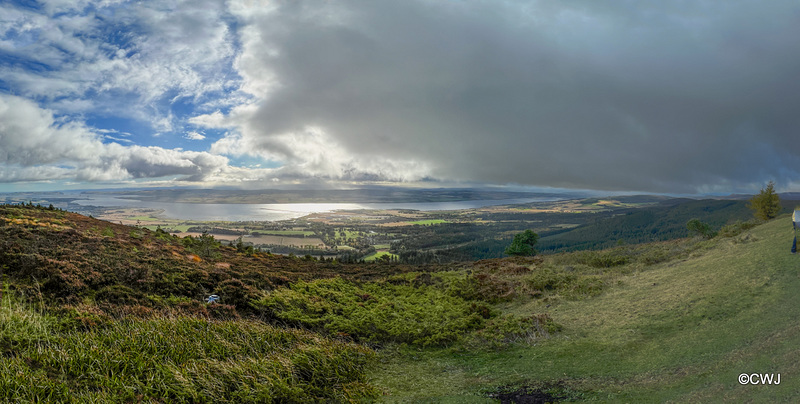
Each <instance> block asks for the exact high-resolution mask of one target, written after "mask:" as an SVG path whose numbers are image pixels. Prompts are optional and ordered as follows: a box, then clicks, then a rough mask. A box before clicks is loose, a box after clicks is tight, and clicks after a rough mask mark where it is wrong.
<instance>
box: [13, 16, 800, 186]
mask: <svg viewBox="0 0 800 404" xmlns="http://www.w3.org/2000/svg"><path fill="white" fill-rule="evenodd" d="M31 4H33V3H31ZM798 16H800V6H798V5H796V3H795V2H790V1H784V0H778V1H772V2H769V4H764V3H763V2H762V3H757V2H752V1H745V0H730V1H726V2H725V3H724V4H721V3H719V2H713V1H708V0H700V1H695V2H691V3H689V4H684V3H681V4H678V3H671V2H659V1H643V2H636V3H632V4H631V3H614V2H597V1H593V0H576V1H570V2H542V1H534V2H517V1H511V0H508V1H506V0H502V1H489V0H467V1H458V2H453V1H450V2H444V1H430V0H407V1H399V2H376V1H368V0H340V1H336V2H320V1H311V0H295V1H286V2H272V1H260V0H230V1H225V2H221V1H216V0H201V1H199V2H197V1H191V2H190V1H188V0H170V1H165V2H156V1H140V2H125V1H121V0H120V1H117V0H103V1H99V0H98V1H91V0H80V1H77V2H72V1H66V0H48V1H42V2H39V3H36V5H33V6H31V7H23V6H20V5H18V4H17V3H13V4H12V3H2V4H0V91H1V92H2V93H0V94H4V95H1V96H0V108H4V109H2V110H0V115H1V116H2V117H3V120H2V121H0V128H2V131H0V136H2V137H0V164H2V166H0V167H2V170H3V171H2V172H0V181H23V180H26V179H31V178H39V179H46V180H52V179H59V178H71V179H81V180H87V181H111V180H120V179H127V180H132V179H146V178H157V177H159V176H160V177H168V176H175V177H177V178H180V179H182V180H191V181H213V182H225V181H228V182H234V183H235V182H258V181H272V180H273V179H275V180H287V181H309V182H313V181H325V180H345V181H417V180H430V179H439V180H442V181H456V182H458V181H464V182H471V183H475V182H479V183H489V184H509V183H513V184H525V185H539V186H551V187H561V188H590V189H603V190H634V191H656V192H729V191H734V190H740V189H758V188H760V186H761V185H763V183H765V182H766V181H767V180H776V181H777V182H778V185H779V186H781V185H782V184H789V185H786V186H788V187H792V186H795V185H794V184H796V182H792V181H794V179H795V178H797V177H798V174H800V170H798V168H797V167H800V143H798V142H796V141H795V138H796V133H795V131H796V128H798V127H800V115H798V114H797V113H796V111H797V110H798V107H800V105H798V102H797V100H798V97H797V94H800V82H798V81H797V80H796V77H795V76H796V72H797V71H798V67H800V51H798V50H797V47H796V46H795V44H794V38H797V37H798V36H800V24H798ZM9 94H15V95H9ZM119 118H124V119H125V120H127V121H126V122H128V121H135V122H134V124H130V125H127V124H126V126H124V127H118V128H117V131H125V132H129V133H131V136H123V134H122V133H118V132H104V131H102V130H100V129H95V128H91V127H90V126H91V125H92V124H93V123H94V122H103V125H99V124H98V125H97V126H103V127H107V128H113V127H114V125H113V124H114V123H115V122H119V121H118V119H119ZM115 120H117V121H115ZM139 123H144V124H145V125H144V126H146V129H141V127H139V126H137V124H139ZM212 131H215V132H212ZM153 132H155V133H156V134H155V135H153V136H146V135H150V134H153ZM207 133H214V136H211V135H208V136H209V137H214V138H215V141H214V142H213V143H212V142H211V141H210V139H208V138H205V136H207V135H206V134H207ZM220 133H223V134H221V135H218V134H220ZM179 136H183V137H184V138H186V139H189V140H194V142H192V145H194V146H195V147H196V148H197V149H198V150H201V148H206V147H208V149H207V151H184V150H181V149H172V150H170V149H165V148H163V147H155V146H149V147H148V144H150V145H161V146H163V145H165V144H170V142H171V141H175V140H177V141H180V142H181V143H182V144H185V143H186V142H183V141H181V139H172V137H179ZM229 158H230V160H229ZM230 161H244V162H245V163H243V164H245V165H249V166H252V165H253V163H254V162H258V163H261V164H262V166H263V167H267V168H243V167H231V166H230Z"/></svg>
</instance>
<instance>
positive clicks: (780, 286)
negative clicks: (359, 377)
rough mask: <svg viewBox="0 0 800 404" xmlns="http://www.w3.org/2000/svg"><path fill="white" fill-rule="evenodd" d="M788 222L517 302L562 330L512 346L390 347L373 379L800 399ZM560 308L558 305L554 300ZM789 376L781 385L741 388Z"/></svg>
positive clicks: (795, 270)
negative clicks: (582, 293)
mask: <svg viewBox="0 0 800 404" xmlns="http://www.w3.org/2000/svg"><path fill="white" fill-rule="evenodd" d="M791 239H792V231H791V222H790V219H788V218H785V217H784V218H781V219H777V220H774V221H772V222H769V223H767V224H765V225H762V226H759V227H756V228H754V229H751V230H749V231H747V232H745V233H743V234H741V235H739V236H735V237H733V238H718V239H713V240H711V241H709V242H707V243H706V244H705V245H703V246H701V248H699V249H697V250H695V251H694V252H692V253H691V255H690V256H689V257H688V258H686V259H682V260H678V261H671V262H667V263H664V264H656V265H653V266H651V267H649V269H647V270H644V271H632V272H631V273H630V274H628V275H622V276H620V277H619V278H617V281H616V282H615V285H614V286H611V287H609V288H608V289H607V290H606V291H605V292H604V293H602V294H601V295H600V296H597V297H593V298H586V299H582V300H569V299H559V298H557V297H556V298H553V299H546V300H545V299H542V300H530V301H527V302H517V303H513V302H512V303H510V304H507V305H506V306H504V307H503V308H504V310H505V311H507V312H512V313H516V314H519V315H524V314H530V313H538V312H542V311H546V312H548V313H549V314H550V315H551V316H552V318H553V319H554V320H555V321H556V322H558V323H560V324H562V325H563V326H564V329H563V330H562V331H561V333H560V334H558V335H556V336H553V337H551V338H550V339H548V340H545V341H540V342H538V343H537V344H535V345H534V346H524V345H518V346H514V347H511V348H508V349H506V350H501V351H497V352H495V351H485V350H484V351H473V352H470V351H463V350H447V349H428V350H421V349H420V350H405V351H403V350H398V351H394V352H393V353H387V352H384V354H383V355H384V358H383V360H382V362H381V365H380V367H379V370H378V371H376V372H375V373H374V376H373V382H374V383H375V384H376V385H378V386H381V387H383V388H385V389H386V390H387V392H388V395H387V396H384V398H383V400H384V401H386V402H414V401H430V402H453V403H466V402H492V401H491V400H489V399H488V398H486V396H485V392H486V391H487V390H491V389H493V388H495V387H497V386H505V385H514V384H516V385H540V384H542V383H545V384H551V385H558V386H561V388H562V390H563V391H566V393H565V394H566V395H567V396H569V397H572V398H576V399H582V400H596V401H602V402H732V401H735V402H797V401H798V400H799V399H800V349H798V347H800V322H798V320H797V319H798V314H800V293H798V292H797V291H798V290H800V256H796V255H792V254H790V253H789V247H790V244H791ZM548 306H549V307H548ZM741 373H747V374H752V373H767V374H775V375H777V374H778V373H780V375H781V384H780V385H769V386H767V385H757V386H755V385H741V384H740V383H739V382H738V376H739V375H740V374H741Z"/></svg>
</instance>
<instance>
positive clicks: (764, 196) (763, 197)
mask: <svg viewBox="0 0 800 404" xmlns="http://www.w3.org/2000/svg"><path fill="white" fill-rule="evenodd" d="M747 207H748V208H750V209H752V210H753V215H755V217H756V218H758V219H761V220H769V219H772V218H774V217H775V216H778V213H780V211H781V199H780V197H778V194H776V193H775V183H774V182H772V181H770V182H769V184H767V187H766V188H762V189H761V192H759V193H758V195H756V196H754V197H752V198H750V203H749V204H748V205H747Z"/></svg>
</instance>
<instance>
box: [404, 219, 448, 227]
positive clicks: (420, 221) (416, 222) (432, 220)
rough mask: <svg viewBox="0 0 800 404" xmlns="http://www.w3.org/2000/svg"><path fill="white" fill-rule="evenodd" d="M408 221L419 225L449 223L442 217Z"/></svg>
mask: <svg viewBox="0 0 800 404" xmlns="http://www.w3.org/2000/svg"><path fill="white" fill-rule="evenodd" d="M408 223H410V224H418V225H420V226H428V225H432V224H440V223H450V222H448V221H447V220H442V219H428V220H417V221H414V222H408Z"/></svg>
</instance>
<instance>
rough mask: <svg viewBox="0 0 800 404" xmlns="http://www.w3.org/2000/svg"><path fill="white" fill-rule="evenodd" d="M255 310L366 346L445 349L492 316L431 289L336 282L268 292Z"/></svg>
mask: <svg viewBox="0 0 800 404" xmlns="http://www.w3.org/2000/svg"><path fill="white" fill-rule="evenodd" d="M256 307H258V308H260V309H261V310H263V312H264V313H265V314H267V315H268V316H269V317H272V318H276V319H279V320H282V321H286V322H289V323H292V324H297V325H301V326H304V327H310V328H312V329H315V330H319V331H324V332H326V333H328V334H329V335H340V336H349V337H352V338H355V339H356V340H360V341H367V342H371V343H384V342H397V343H408V344H413V345H420V346H429V345H444V344H447V343H450V342H453V341H455V340H457V339H458V338H459V337H460V336H461V335H462V334H464V333H465V332H467V331H470V330H474V329H478V328H480V327H481V326H482V325H483V322H484V317H486V316H491V315H493V314H494V313H492V312H491V310H490V309H488V308H485V307H483V306H482V305H476V304H470V303H469V302H467V301H466V300H464V299H463V298H460V297H456V296H452V295H450V294H448V293H446V292H445V291H444V290H442V289H440V288H437V287H436V286H427V285H422V284H420V285H419V286H414V285H410V284H408V283H405V282H404V283H399V284H393V283H389V282H381V283H377V282H375V283H365V284H361V285H356V284H353V283H351V282H348V281H345V280H343V279H341V278H334V279H323V280H317V281H313V282H303V281H299V282H297V283H295V284H293V285H291V286H290V287H289V288H283V289H276V290H273V291H272V292H271V293H270V294H269V296H267V297H266V298H264V299H261V300H260V301H259V302H257V304H256Z"/></svg>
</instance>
